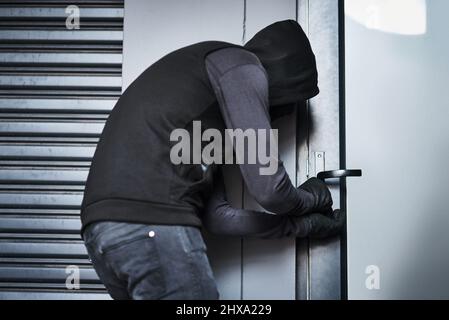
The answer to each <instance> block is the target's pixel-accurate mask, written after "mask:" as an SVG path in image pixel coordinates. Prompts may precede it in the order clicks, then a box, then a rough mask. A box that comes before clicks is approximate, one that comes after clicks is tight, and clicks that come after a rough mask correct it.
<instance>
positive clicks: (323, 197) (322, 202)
mask: <svg viewBox="0 0 449 320" xmlns="http://www.w3.org/2000/svg"><path fill="white" fill-rule="evenodd" d="M298 189H302V190H304V191H307V192H309V193H310V194H312V196H313V203H311V204H310V208H309V210H308V212H309V213H312V212H313V213H322V214H328V215H329V214H331V213H332V204H333V202H332V196H331V193H330V191H329V188H328V187H327V186H326V184H325V183H324V182H323V181H321V180H320V179H318V178H310V179H308V180H307V181H306V182H304V183H303V184H302V185H300V186H299V187H298Z"/></svg>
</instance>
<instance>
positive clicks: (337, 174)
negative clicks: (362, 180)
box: [316, 169, 362, 181]
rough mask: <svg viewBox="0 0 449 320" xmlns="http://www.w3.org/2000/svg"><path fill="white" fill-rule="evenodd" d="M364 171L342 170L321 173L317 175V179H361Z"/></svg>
mask: <svg viewBox="0 0 449 320" xmlns="http://www.w3.org/2000/svg"><path fill="white" fill-rule="evenodd" d="M361 176H362V170H360V169H341V170H332V171H321V172H319V173H318V174H317V176H316V177H317V178H318V179H320V180H323V181H324V180H325V179H331V178H346V177H361Z"/></svg>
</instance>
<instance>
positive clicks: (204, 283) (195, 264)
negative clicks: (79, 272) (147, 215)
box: [83, 222, 218, 299]
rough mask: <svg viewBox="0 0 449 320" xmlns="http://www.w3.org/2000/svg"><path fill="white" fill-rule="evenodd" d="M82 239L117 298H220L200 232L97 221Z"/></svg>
mask: <svg viewBox="0 0 449 320" xmlns="http://www.w3.org/2000/svg"><path fill="white" fill-rule="evenodd" d="M83 236H84V240H85V244H86V247H87V251H88V253H89V257H90V259H91V260H92V263H93V265H94V268H95V270H96V271H97V273H98V276H99V277H100V279H101V281H102V282H103V283H104V285H105V286H106V288H107V290H108V292H109V294H110V295H111V296H112V298H114V299H218V291H217V287H216V283H215V280H214V277H213V274H212V270H211V267H210V264H209V260H208V258H207V255H206V245H205V244H204V241H203V238H202V236H201V232H200V230H199V229H198V228H195V227H186V226H168V225H144V224H133V223H124V222H97V223H92V224H90V225H88V226H87V228H86V230H85V231H84V235H83Z"/></svg>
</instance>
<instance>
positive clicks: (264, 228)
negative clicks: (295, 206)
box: [202, 172, 344, 239]
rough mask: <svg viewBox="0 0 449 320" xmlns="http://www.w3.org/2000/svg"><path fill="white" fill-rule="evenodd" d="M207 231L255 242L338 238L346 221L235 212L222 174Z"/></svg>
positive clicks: (207, 212) (216, 184)
mask: <svg viewBox="0 0 449 320" xmlns="http://www.w3.org/2000/svg"><path fill="white" fill-rule="evenodd" d="M202 221H203V224H204V226H205V227H206V229H207V230H208V231H209V232H211V233H213V234H218V235H226V236H240V237H242V236H244V237H252V238H265V239H268V238H270V239H273V238H283V237H298V238H305V237H314V238H323V237H329V236H333V235H335V234H337V233H338V232H340V231H341V229H342V227H343V224H344V217H343V216H340V217H337V218H336V216H335V215H334V216H325V215H322V214H319V213H312V214H307V215H302V216H290V215H275V214H270V213H266V212H259V211H253V210H245V209H237V208H233V207H232V206H231V205H230V204H229V202H228V201H227V198H226V191H225V186H224V181H223V178H222V175H221V173H220V172H219V173H218V174H217V175H216V177H215V179H214V190H213V193H212V196H211V198H210V199H209V202H208V204H207V206H206V208H205V211H204V212H203V217H202Z"/></svg>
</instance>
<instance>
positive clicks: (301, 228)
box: [283, 209, 346, 239]
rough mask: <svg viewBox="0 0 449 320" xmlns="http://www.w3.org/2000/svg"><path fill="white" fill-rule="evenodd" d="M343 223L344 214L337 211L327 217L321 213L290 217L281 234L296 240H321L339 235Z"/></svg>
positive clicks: (344, 220)
mask: <svg viewBox="0 0 449 320" xmlns="http://www.w3.org/2000/svg"><path fill="white" fill-rule="evenodd" d="M345 223H346V213H345V212H344V211H341V210H339V209H338V210H335V211H333V212H332V214H331V215H329V216H327V215H324V214H321V213H311V214H306V215H303V216H299V217H294V216H290V217H289V222H288V224H286V226H285V227H284V229H285V230H284V231H283V232H284V233H285V234H286V235H293V236H296V237H298V238H307V237H308V238H312V239H323V238H328V237H333V236H336V235H338V234H340V233H341V232H342V231H343V228H344V226H345Z"/></svg>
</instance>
